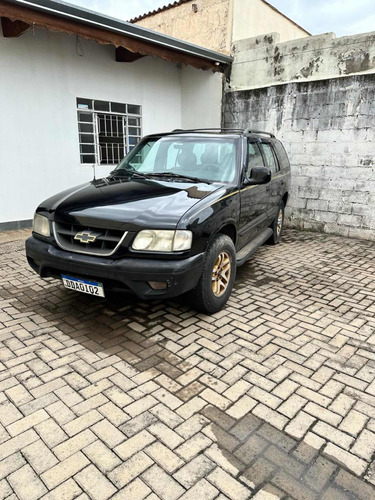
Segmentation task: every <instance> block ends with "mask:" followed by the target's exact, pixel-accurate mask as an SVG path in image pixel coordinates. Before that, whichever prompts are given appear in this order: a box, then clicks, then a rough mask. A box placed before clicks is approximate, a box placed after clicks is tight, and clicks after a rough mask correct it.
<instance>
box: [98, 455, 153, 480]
mask: <svg viewBox="0 0 375 500" xmlns="http://www.w3.org/2000/svg"><path fill="white" fill-rule="evenodd" d="M152 463H153V462H152V460H151V459H150V458H149V457H148V456H147V455H146V454H145V453H144V452H143V451H140V452H139V453H137V454H136V455H133V456H132V457H131V458H129V460H127V461H126V462H124V463H122V464H121V465H119V466H118V467H116V468H115V469H114V470H113V471H112V472H110V473H109V474H108V477H109V479H110V480H111V481H112V482H113V483H114V484H115V485H116V486H117V488H123V487H124V486H125V485H127V484H128V483H130V482H131V481H132V480H133V479H135V478H136V477H138V476H140V475H141V474H142V472H144V471H145V470H146V469H147V468H148V467H150V465H152Z"/></svg>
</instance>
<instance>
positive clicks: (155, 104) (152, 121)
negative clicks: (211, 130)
mask: <svg viewBox="0 0 375 500" xmlns="http://www.w3.org/2000/svg"><path fill="white" fill-rule="evenodd" d="M0 17H1V26H2V33H1V32H0V140H1V142H0V174H1V175H0V230H1V229H7V228H15V227H24V226H28V225H30V220H31V219H32V217H33V213H34V210H35V208H36V206H37V205H38V204H39V203H40V202H41V201H42V200H43V199H45V198H47V197H49V196H51V195H53V194H54V193H56V192H58V191H62V190H64V189H65V188H68V187H70V186H73V185H75V184H79V183H82V182H84V181H86V180H89V179H91V178H92V177H93V168H92V165H93V164H96V165H97V166H96V175H97V177H100V176H103V175H105V174H107V173H108V172H110V171H111V170H112V169H113V165H114V164H116V163H117V162H118V161H119V159H120V158H121V157H122V156H123V155H124V154H125V153H126V152H128V151H129V149H130V148H131V147H132V146H133V145H134V144H136V143H137V141H138V140H139V138H140V136H141V135H146V134H148V133H152V132H157V131H168V130H172V129H175V128H192V127H214V126H216V127H217V126H220V113H221V90H222V73H223V72H225V70H226V67H227V66H228V65H229V64H230V62H231V58H230V57H228V56H226V55H223V54H221V53H218V52H214V51H212V50H208V49H205V48H203V47H199V46H196V45H194V44H191V43H188V42H183V41H181V40H178V39H175V38H172V37H170V36H167V35H162V34H160V33H156V32H153V31H151V30H148V29H145V28H142V27H140V26H136V25H132V24H129V23H125V22H122V21H119V20H116V19H113V18H109V17H106V16H102V15H99V14H98V13H94V12H91V11H88V10H83V9H81V8H77V7H74V6H72V5H69V4H65V3H62V2H54V1H52V0H39V1H37V2H36V1H24V0H0Z"/></svg>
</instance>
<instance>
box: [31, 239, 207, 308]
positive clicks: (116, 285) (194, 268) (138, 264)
mask: <svg viewBox="0 0 375 500" xmlns="http://www.w3.org/2000/svg"><path fill="white" fill-rule="evenodd" d="M26 256H27V260H28V262H29V264H30V266H31V267H32V269H34V271H35V272H36V273H38V274H39V275H40V276H41V277H51V276H52V277H55V278H61V273H63V274H69V273H70V274H71V275H72V276H75V277H78V278H79V277H82V278H91V279H92V280H97V281H101V282H102V283H103V285H104V289H105V290H106V289H110V290H120V291H131V292H133V293H135V294H136V295H137V296H138V297H139V298H141V299H156V298H171V297H176V296H178V295H181V294H182V293H185V292H187V291H189V290H191V289H192V288H195V286H196V285H197V283H198V281H199V278H200V276H201V274H202V270H203V263H204V254H203V253H200V254H198V255H194V256H193V257H189V258H187V259H181V260H157V259H140V258H125V259H119V260H114V259H109V258H104V257H96V256H91V255H83V254H78V253H74V252H67V251H65V250H60V249H59V248H56V247H54V246H53V245H51V244H50V243H48V242H45V241H42V240H39V239H38V238H34V236H30V237H29V238H28V239H27V240H26ZM149 281H163V282H167V288H166V289H165V290H154V289H153V288H151V286H150V285H149V284H148V282H149Z"/></svg>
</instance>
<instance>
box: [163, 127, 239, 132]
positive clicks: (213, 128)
mask: <svg viewBox="0 0 375 500" xmlns="http://www.w3.org/2000/svg"><path fill="white" fill-rule="evenodd" d="M225 130H231V131H233V130H235V131H237V132H243V129H242V128H215V127H212V128H190V129H182V128H176V129H174V130H172V133H181V132H210V131H219V132H221V131H225Z"/></svg>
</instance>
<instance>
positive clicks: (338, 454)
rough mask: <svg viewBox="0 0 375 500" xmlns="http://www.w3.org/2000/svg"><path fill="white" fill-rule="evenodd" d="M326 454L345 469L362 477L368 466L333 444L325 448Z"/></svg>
mask: <svg viewBox="0 0 375 500" xmlns="http://www.w3.org/2000/svg"><path fill="white" fill-rule="evenodd" d="M324 454H325V455H326V456H327V457H329V458H332V459H333V460H335V461H336V462H337V463H339V464H341V465H343V466H344V467H348V468H349V469H350V470H352V471H353V472H355V473H356V474H357V475H361V474H362V473H363V472H364V471H365V469H366V465H367V464H366V462H365V461H364V460H362V459H360V458H358V457H357V456H355V455H353V454H352V453H349V452H347V451H345V450H343V449H342V448H340V447H338V446H336V445H334V444H332V443H328V444H327V446H326V447H325V448H324Z"/></svg>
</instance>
